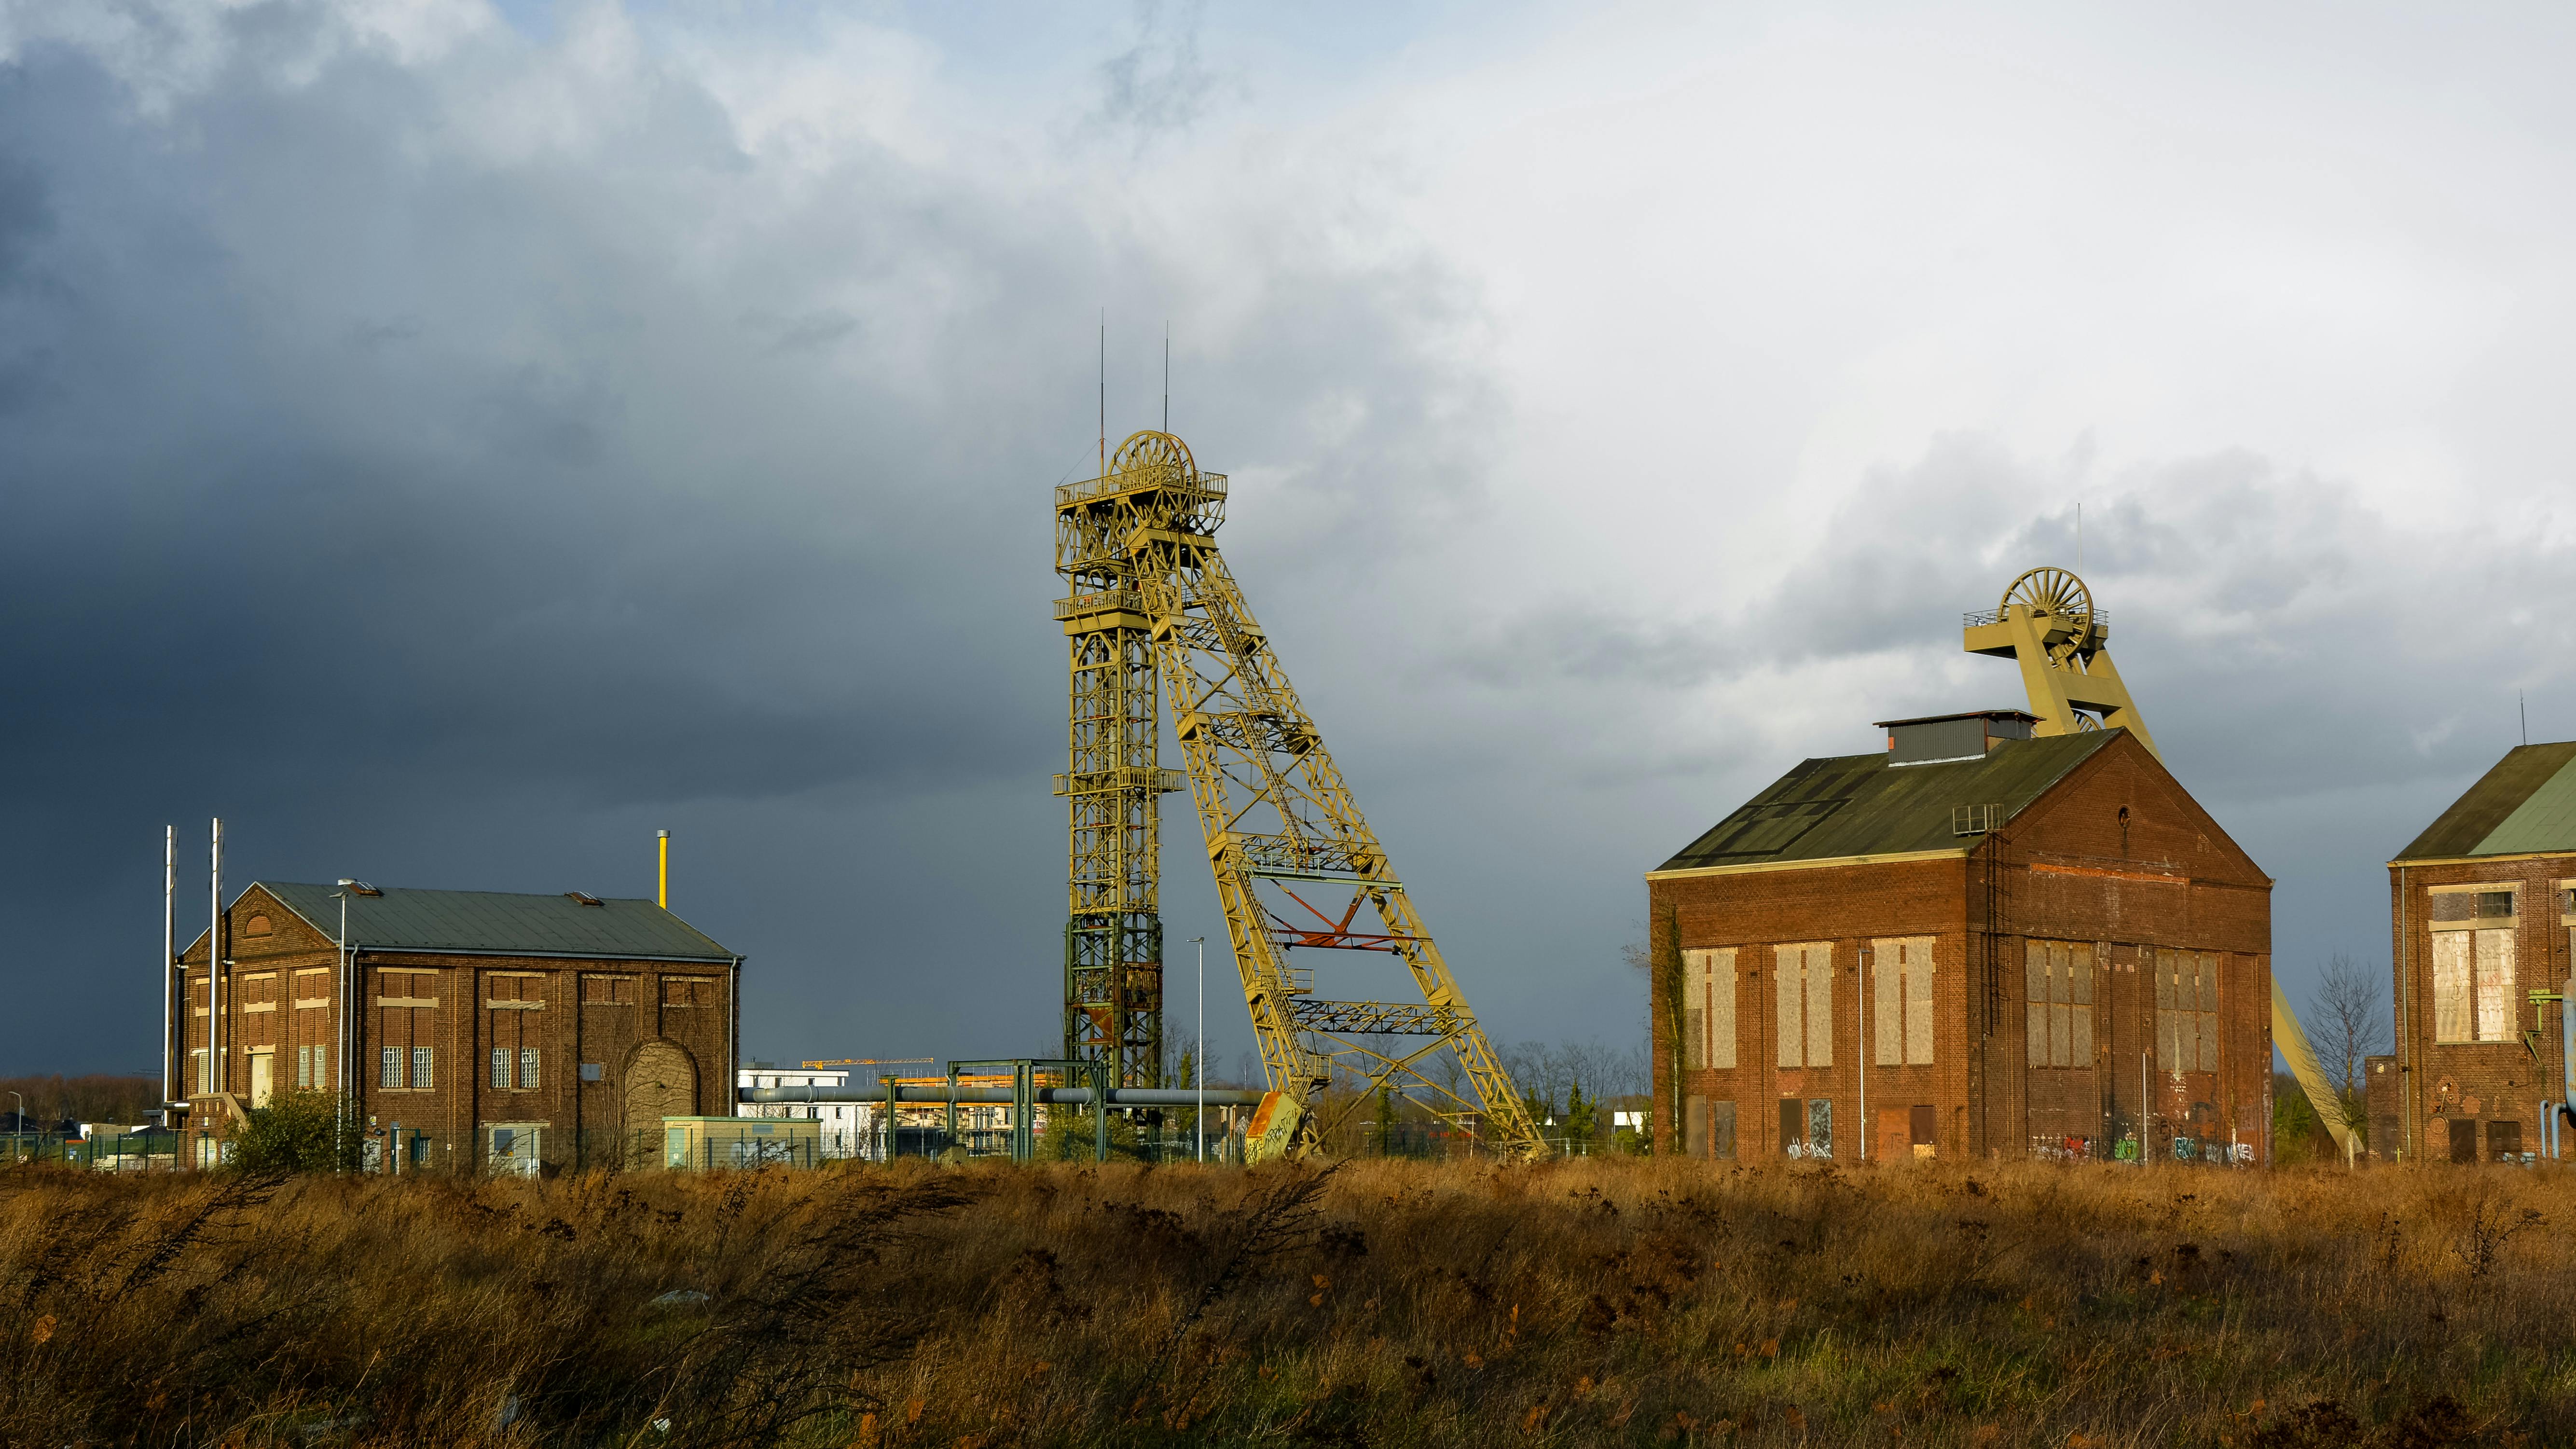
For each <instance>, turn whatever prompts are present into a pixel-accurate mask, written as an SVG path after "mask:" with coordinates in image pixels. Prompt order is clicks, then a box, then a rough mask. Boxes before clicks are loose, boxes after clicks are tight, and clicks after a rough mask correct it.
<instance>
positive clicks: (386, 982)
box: [376, 971, 438, 1001]
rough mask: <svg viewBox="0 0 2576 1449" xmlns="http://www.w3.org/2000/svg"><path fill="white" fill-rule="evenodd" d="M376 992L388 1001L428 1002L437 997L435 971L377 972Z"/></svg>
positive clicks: (436, 974) (436, 976) (436, 975)
mask: <svg viewBox="0 0 2576 1449" xmlns="http://www.w3.org/2000/svg"><path fill="white" fill-rule="evenodd" d="M376 992H377V994H378V995H381V996H383V997H384V998H386V999H387V1000H389V1001H429V1000H433V999H435V998H436V997H437V995H438V973H437V972H435V971H379V972H377V973H376Z"/></svg>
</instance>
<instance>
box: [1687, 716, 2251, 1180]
mask: <svg viewBox="0 0 2576 1449" xmlns="http://www.w3.org/2000/svg"><path fill="white" fill-rule="evenodd" d="M2033 723H2034V721H2033V718H2032V716H2030V715H2027V714H2024V713H2022V712H2020V711H2018V710H1991V711H1983V712H1979V713H1972V714H1960V715H1944V716H1938V717H1934V718H1930V719H1912V720H1895V721H1888V722H1885V723H1884V724H1883V726H1882V727H1883V728H1885V729H1886V731H1887V742H1888V743H1887V748H1886V749H1885V750H1884V751H1881V752H1877V753H1872V754H1866V755H1847V756H1841V757H1836V758H1827V759H1811V760H1808V761H1805V762H1804V763H1802V764H1800V765H1799V766H1798V767H1797V768H1796V769H1793V770H1791V771H1790V772H1789V773H1788V774H1786V775H1784V776H1782V777H1781V778H1780V779H1779V780H1778V781H1777V782H1775V783H1774V784H1772V785H1771V786H1770V787H1769V788H1768V789H1765V790H1764V791H1762V792H1761V793H1760V794H1758V795H1756V796H1754V797H1753V798H1752V799H1751V800H1749V801H1746V802H1745V803H1744V804H1743V805H1742V806H1741V807H1740V808H1738V809H1737V810H1735V811H1734V812H1733V813H1732V814H1730V815H1728V816H1727V817H1726V818H1725V819H1724V820H1722V821H1720V822H1718V823H1717V824H1716V825H1715V826H1714V827H1712V828H1711V829H1710V830H1709V831H1708V832H1707V833H1706V834H1704V835H1702V836H1701V837H1700V838H1699V839H1697V840H1695V841H1693V842H1692V843H1691V844H1690V845H1688V846H1686V847H1684V848H1683V849H1682V850H1681V851H1680V852H1679V853H1678V854H1676V855H1674V856H1673V857H1672V858H1671V859H1670V860H1668V861H1666V862H1664V864H1663V865H1662V866H1661V867H1659V868H1657V869H1656V870H1653V871H1651V872H1649V873H1648V874H1647V876H1646V880H1647V899H1648V906H1649V913H1650V914H1649V919H1650V929H1651V930H1652V931H1653V932H1654V942H1653V944H1654V948H1655V951H1656V953H1657V955H1658V956H1659V957H1663V956H1664V954H1665V953H1666V952H1667V951H1669V950H1670V949H1671V937H1672V936H1673V935H1674V934H1676V933H1677V934H1678V937H1679V946H1680V957H1681V962H1680V964H1681V971H1680V979H1679V981H1678V983H1677V984H1678V986H1679V999H1678V1000H1674V999H1671V995H1672V994H1671V990H1670V987H1669V986H1659V987H1658V988H1657V992H1656V995H1657V1000H1656V1001H1655V1003H1654V1005H1653V1007H1652V1017H1653V1021H1654V1037H1653V1044H1654V1061H1655V1080H1656V1103H1655V1114H1656V1117H1655V1150H1656V1151H1657V1152H1674V1151H1680V1152H1683V1153H1686V1154H1688V1155H1690V1156H1695V1157H1709V1158H1745V1159H1763V1158H1770V1159H1778V1158H1781V1157H1786V1156H1795V1157H1810V1156H1813V1157H1830V1158H1834V1159H1838V1160H1848V1159H1854V1158H1859V1157H1863V1156H1866V1157H1869V1158H1873V1159H1878V1160H1888V1159H1903V1158H1913V1157H1930V1156H1938V1157H1966V1158H1971V1159H1974V1158H1988V1157H2002V1158H2021V1157H2064V1156H2080V1157H2093V1158H2109V1157H2113V1156H2117V1155H2135V1153H2137V1152H2138V1151H2140V1150H2144V1151H2147V1152H2151V1153H2153V1154H2154V1155H2156V1156H2158V1157H2170V1156H2173V1155H2175V1154H2176V1153H2177V1152H2180V1153H2182V1154H2185V1155H2189V1156H2192V1157H2195V1158H2210V1159H2218V1160H2235V1161H2247V1160H2259V1159H2264V1158H2266V1157H2267V1155H2268V1146H2269V1143H2268V1133H2269V1128H2270V1122H2271V1099H2270V1091H2271V1078H2272V1038H2271V956H2270V952H2271V887H2272V882H2271V880H2270V879H2269V878H2268V877H2266V876H2265V875H2264V874H2263V872H2262V871H2261V870H2260V869H2259V868H2258V867H2257V866H2256V865H2255V864H2254V862H2253V861H2252V860H2251V859H2250V858H2248V857H2247V856H2246V854H2245V852H2244V851H2243V850H2241V849H2239V848H2238V847H2237V845H2236V843H2235V842H2234V841H2232V840H2230V839H2229V838H2228V836H2227V833H2226V832H2225V831H2224V830H2222V829H2220V828H2219V826H2218V823H2217V822H2216V821H2215V820H2213V819H2211V818H2210V815H2209V813H2208V812H2207V811H2206V810H2203V809H2202V808H2201V807H2200V805H2199V804H2198V802H2196V801H2194V800H2193V799H2192V797H2191V795H2190V793H2189V792H2188V791H2186V790H2185V789H2184V788H2183V787H2182V785H2181V784H2180V783H2179V782H2178V781H2176V780H2175V779H2174V777H2173V776H2172V775H2171V774H2169V773H2167V771H2166V770H2165V767H2164V765H2163V764H2162V763H2161V762H2160V761H2159V760H2158V759H2157V758H2156V756H2155V755H2154V753H2153V752H2151V751H2149V750H2148V749H2147V748H2146V747H2145V746H2144V745H2142V744H2140V743H2139V742H2138V741H2137V740H2136V739H2135V738H2133V737H2132V736H2131V735H2130V734H2129V733H2128V732H2127V731H2126V730H2121V729H2108V730H2100V731H2086V732H2081V733H2076V734H2068V735H2055V736H2047V737H2041V738H2032V737H2031V735H2032V729H2031V726H2032V724H2033ZM1666 959H1669V958H1666ZM1676 1053H1678V1055H1679V1060H1678V1061H1676V1060H1675V1055H1676ZM1676 1071H1678V1077H1679V1080H1678V1092H1676V1090H1675V1088H1676V1078H1675V1073H1676ZM1677 1095H1678V1097H1679V1099H1680V1100H1679V1101H1678V1102H1676V1100H1675V1098H1676V1096H1677ZM1864 1100H1865V1101H1866V1111H1865V1113H1864V1107H1863V1103H1864ZM1676 1107H1678V1108H1679V1112H1680V1116H1679V1120H1676V1119H1675V1108H1676ZM2123 1138H2142V1139H2143V1148H2141V1146H2140V1145H2139V1144H2138V1143H2137V1142H2134V1141H2133V1142H2131V1143H2130V1144H2129V1145H2128V1146H2127V1147H2126V1148H2125V1149H2123V1148H2122V1146H2121V1141H2122V1139H2123Z"/></svg>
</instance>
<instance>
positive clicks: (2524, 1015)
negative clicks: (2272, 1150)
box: [2371, 741, 2576, 1162]
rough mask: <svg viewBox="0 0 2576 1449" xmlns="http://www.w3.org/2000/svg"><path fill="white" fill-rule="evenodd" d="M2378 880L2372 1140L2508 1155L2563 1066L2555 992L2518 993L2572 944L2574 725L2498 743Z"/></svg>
mask: <svg viewBox="0 0 2576 1449" xmlns="http://www.w3.org/2000/svg"><path fill="white" fill-rule="evenodd" d="M2388 895H2389V910H2388V914H2389V928H2390V934H2391V936H2392V938H2393V945H2394V948H2395V949H2394V951H2393V952H2392V953H2391V966H2392V968H2393V975H2394V977H2395V981H2394V983H2393V984H2394V985H2395V987H2396V995H2395V1000H2396V1005H2397V1023H2396V1025H2397V1051H2396V1052H2395V1054H2394V1055H2395V1067H2396V1073H2395V1076H2396V1080H2395V1082H2394V1083H2393V1084H2390V1086H2389V1087H2388V1089H2386V1090H2382V1091H2374V1092H2373V1093H2372V1094H2371V1095H2372V1104H2371V1117H2372V1121H2371V1139H2372V1140H2371V1147H2372V1150H2373V1152H2374V1153H2381V1154H2403V1156H2404V1157H2405V1158H2406V1159H2407V1160H2410V1161H2417V1162H2422V1161H2446V1160H2447V1161H2451V1162H2481V1161H2485V1162H2492V1161H2498V1160H2519V1159H2520V1158H2521V1156H2522V1155H2523V1154H2524V1153H2525V1152H2527V1151H2530V1150H2532V1148H2533V1146H2534V1145H2535V1144H2534V1142H2533V1140H2532V1137H2533V1135H2535V1134H2533V1132H2532V1128H2533V1127H2534V1126H2536V1123H2537V1118H2538V1114H2539V1111H2540V1103H2541V1102H2542V1101H2543V1100H2544V1099H2560V1098H2562V1092H2561V1086H2560V1084H2561V1083H2562V1082H2563V1081H2564V1072H2565V1069H2566V1063H2565V1060H2564V1055H2565V1044H2564V1041H2563V1039H2562V1036H2561V1033H2560V1031H2559V1030H2558V1027H2559V1021H2558V1016H2557V1012H2558V1011H2559V1010H2563V1009H2564V1003H2563V1002H2551V1001H2546V1000H2543V1001H2534V1000H2532V999H2531V993H2533V992H2535V991H2536V992H2541V993H2543V994H2544V995H2545V996H2546V995H2553V994H2554V995H2563V994H2564V993H2565V991H2566V989H2567V977H2568V961H2569V955H2570V948H2571V947H2576V741H2560V742H2558V743H2555V744H2544V745H2524V746H2522V747H2520V748H2518V749H2514V750H2511V751H2508V752H2507V753H2506V754H2505V757H2504V758H2503V759H2501V760H2498V761H2496V763H2495V767H2494V768H2492V769H2490V770H2488V771H2487V772H2486V774H2485V775H2483V776H2481V777H2480V778H2479V780H2478V782H2477V783H2476V784H2474V785H2471V786H2470V787H2469V789H2468V792H2467V793H2466V794H2463V795H2462V796H2460V798H2459V799H2457V800H2455V801H2453V802H2451V807H2450V808H2449V809H2447V810H2445V811H2443V812H2442V813H2441V815H2440V816H2439V817H2437V818H2436V819H2435V820H2434V821H2433V823H2432V824H2431V825H2428V826H2426V827H2425V828H2424V833H2423V834H2421V835H2418V836H2416V837H2415V839H2414V842H2413V843H2412V844H2410V845H2408V846H2407V847H2406V848H2405V849H2404V850H2402V851H2400V852H2398V854H2397V858H2396V859H2394V860H2392V861H2390V862H2389V863H2388ZM2385 1075H2386V1074H2385V1073H2383V1072H2378V1071H2374V1072H2373V1074H2372V1085H2373V1086H2374V1087H2379V1086H2380V1085H2381V1082H2382V1079H2383V1078H2384V1076H2385Z"/></svg>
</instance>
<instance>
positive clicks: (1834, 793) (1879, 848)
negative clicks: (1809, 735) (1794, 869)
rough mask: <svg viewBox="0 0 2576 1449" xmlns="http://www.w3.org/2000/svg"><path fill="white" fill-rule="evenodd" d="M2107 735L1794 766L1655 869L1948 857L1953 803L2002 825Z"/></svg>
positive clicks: (1956, 843)
mask: <svg viewBox="0 0 2576 1449" xmlns="http://www.w3.org/2000/svg"><path fill="white" fill-rule="evenodd" d="M2114 733H2117V731H2112V730H2088V731H2086V732H2084V733H2082V734H2072V735H2048V736H2043V737H2041V738H2038V739H2029V740H2006V741H2004V742H2002V743H2000V744H1998V745H1996V746H1995V747H1994V748H1993V749H1992V750H1990V751H1988V752H1987V753H1986V755H1985V757H1984V758H1982V759H1973V760H1956V761H1944V762H1941V763H1937V764H1921V765H1892V764H1890V763H1888V757H1887V753H1886V752H1885V751H1883V750H1882V751H1878V752H1876V753H1873V754H1867V755H1838V756H1834V757H1832V758H1829V759H1821V760H1806V761H1802V762H1801V763H1800V764H1799V765H1798V767H1797V768H1796V769H1794V770H1791V771H1790V772H1789V773H1788V774H1786V775H1783V776H1781V777H1780V778H1779V779H1778V780H1777V781H1775V782H1774V783H1773V784H1772V786H1771V787H1770V788H1769V789H1767V790H1764V791H1763V792H1762V793H1761V794H1759V795H1756V796H1754V797H1753V798H1752V799H1751V800H1748V801H1746V802H1745V803H1744V805H1743V806H1742V808H1740V809H1738V810H1737V811H1736V812H1735V813H1734V814H1732V815H1729V816H1727V817H1726V818H1725V819H1724V820H1721V821H1719V822H1718V823H1717V824H1716V826H1714V827H1713V828H1711V829H1710V830H1709V832H1708V833H1707V834H1705V835H1702V836H1701V837H1700V838H1699V839H1697V840H1694V841H1692V842H1691V843H1690V844H1689V845H1688V846H1686V847H1684V848H1683V850H1682V851H1681V853H1680V854H1678V855H1676V856H1674V857H1673V858H1672V859H1670V860H1668V861H1665V862H1664V863H1663V864H1662V865H1661V866H1659V867H1657V869H1659V870H1691V869H1694V868H1698V867H1704V866H1713V865H1768V864H1777V863H1786V862H1789V861H1799V860H1836V859H1840V858H1841V857H1844V856H1850V855H1893V854H1898V853H1901V852H1906V851H1918V850H1951V849H1959V848H1963V847H1965V846H1968V845H1971V844H1973V843H1974V841H1973V840H1972V839H1970V838H1968V837H1966V836H1962V835H1961V834H1959V832H1958V830H1957V827H1956V826H1955V825H1954V823H1953V821H1954V811H1955V810H1956V808H1957V807H1958V806H1961V805H1972V806H1983V805H1995V806H2000V807H2002V818H2003V819H2004V820H2007V821H2008V820H2010V819H2012V817H2013V816H2015V815H2017V814H2019V813H2021V811H2022V809H2023V808H2024V807H2026V806H2028V805H2029V804H2030V803H2031V802H2032V801H2034V800H2036V799H2038V798H2039V797H2040V796H2041V795H2042V794H2045V793H2046V792H2047V790H2048V788H2049V787H2050V786H2051V785H2054V784H2056V783H2057V782H2058V781H2059V780H2062V779H2064V778H2065V777H2066V774H2067V772H2068V771H2070V770H2073V769H2074V768H2075V767H2076V766H2077V765H2080V764H2082V763H2083V762H2084V761H2086V760H2087V759H2090V758H2092V755H2093V752H2094V751H2096V750H2099V749H2101V748H2102V747H2103V746H2104V745H2105V744H2107V743H2109V742H2110V739H2111V736H2112V735H2113V734H2114Z"/></svg>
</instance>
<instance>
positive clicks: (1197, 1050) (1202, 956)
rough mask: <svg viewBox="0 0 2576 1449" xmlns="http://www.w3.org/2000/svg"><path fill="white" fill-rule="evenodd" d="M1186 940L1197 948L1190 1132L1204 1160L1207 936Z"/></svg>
mask: <svg viewBox="0 0 2576 1449" xmlns="http://www.w3.org/2000/svg"><path fill="white" fill-rule="evenodd" d="M1190 944H1192V945H1194V946H1196V947H1198V948H1199V989H1198V1004H1199V1025H1198V1032H1197V1036H1196V1039H1195V1040H1193V1041H1192V1042H1191V1043H1190V1075H1191V1076H1192V1077H1193V1078H1195V1079H1196V1082H1197V1086H1198V1089H1199V1104H1198V1107H1197V1109H1196V1110H1195V1111H1193V1112H1191V1113H1190V1135H1191V1136H1192V1137H1195V1138H1197V1139H1198V1145H1199V1161H1201V1162H1205V1161H1207V937H1205V936H1192V937H1191V938H1190Z"/></svg>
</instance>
